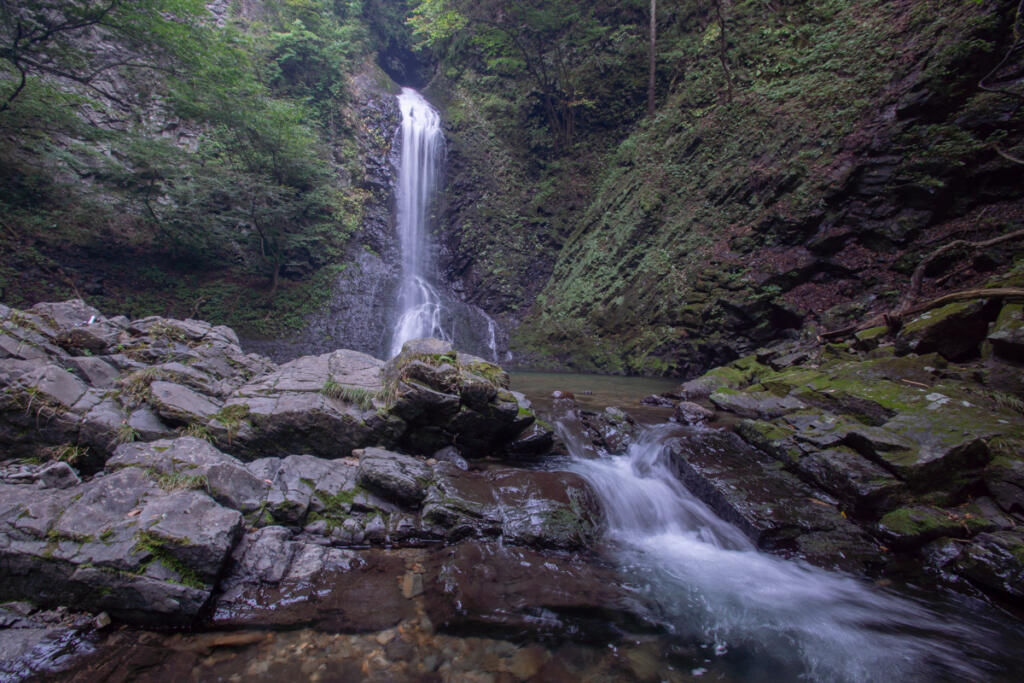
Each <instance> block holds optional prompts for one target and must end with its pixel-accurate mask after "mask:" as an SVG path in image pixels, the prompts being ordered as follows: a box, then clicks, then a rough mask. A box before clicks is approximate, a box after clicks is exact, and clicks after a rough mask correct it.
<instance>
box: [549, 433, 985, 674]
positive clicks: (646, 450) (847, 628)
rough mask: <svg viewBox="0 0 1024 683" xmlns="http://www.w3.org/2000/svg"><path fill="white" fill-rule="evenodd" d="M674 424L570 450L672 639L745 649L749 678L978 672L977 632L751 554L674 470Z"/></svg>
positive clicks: (717, 649)
mask: <svg viewBox="0 0 1024 683" xmlns="http://www.w3.org/2000/svg"><path fill="white" fill-rule="evenodd" d="M556 426H557V428H558V429H559V432H560V433H561V434H562V436H563V439H564V440H566V441H567V442H568V441H571V440H572V439H573V438H574V437H573V436H572V433H571V431H570V430H569V429H568V427H567V425H558V423H557V422H556ZM680 429H682V428H680V427H678V426H670V425H664V426H659V427H654V428H650V429H648V430H647V431H646V432H644V434H643V435H642V437H641V438H639V439H638V440H637V441H636V442H635V443H634V444H633V445H632V446H631V447H630V449H629V451H628V453H627V454H626V455H624V456H607V455H605V456H601V457H598V458H590V459H583V458H580V457H574V458H573V464H572V467H571V469H573V470H574V471H576V472H578V473H580V474H581V475H582V476H584V477H585V478H586V479H587V480H588V481H589V482H590V484H591V485H592V486H593V488H594V489H595V491H596V492H597V494H598V498H599V499H600V501H601V504H602V507H603V509H604V511H605V515H606V517H607V520H608V524H607V532H606V542H607V543H608V546H609V547H610V548H611V549H612V550H611V552H612V554H613V556H614V559H615V561H616V563H617V564H618V565H619V566H620V567H622V571H623V573H624V580H626V581H629V582H630V583H632V584H633V585H638V584H639V585H642V586H643V590H644V592H645V593H646V594H649V595H657V596H658V597H657V604H658V606H659V607H658V609H659V610H661V613H659V614H657V615H652V616H654V617H655V618H657V619H659V620H661V621H663V622H665V623H667V624H668V625H669V627H670V629H671V631H672V633H674V634H675V636H677V637H681V638H693V639H696V640H698V641H700V642H704V643H707V647H708V652H709V655H708V656H709V657H710V656H711V655H710V653H711V652H713V653H714V655H715V656H717V657H727V656H728V654H729V652H730V650H739V651H740V653H741V654H739V655H737V656H738V657H739V658H740V659H744V658H749V657H750V656H751V655H753V657H754V658H755V661H757V662H758V675H757V676H755V678H757V680H775V679H779V680H793V679H796V678H807V679H811V680H826V681H846V680H849V681H867V680H935V679H936V678H942V677H945V676H953V677H954V678H961V677H962V678H965V679H971V680H973V679H976V678H977V677H978V676H979V675H981V672H980V671H978V670H977V669H976V668H974V667H973V664H972V663H971V662H970V661H969V660H968V657H969V654H968V653H982V652H984V651H985V649H986V638H987V637H989V636H988V634H987V633H986V632H985V630H984V629H983V628H979V627H978V626H977V625H973V626H970V627H968V626H967V625H964V624H961V623H956V622H952V623H951V621H950V620H949V619H948V618H944V617H943V616H940V615H939V614H938V613H937V612H935V611H933V610H932V609H931V608H929V607H925V606H922V605H920V604H917V603H916V602H914V601H911V600H909V599H906V598H903V597H900V596H897V595H895V594H893V593H890V592H886V591H883V590H880V589H878V588H876V587H874V586H872V585H870V584H867V583H865V582H862V581H859V580H857V579H854V578H852V577H847V576H843V575H841V574H837V573H833V572H828V571H825V570H822V569H819V568H817V567H813V566H811V565H808V564H806V563H803V562H798V561H792V560H785V559H783V558H780V557H776V556H774V555H769V554H766V553H762V552H759V551H758V550H756V549H755V548H754V547H753V545H752V544H751V543H750V541H749V540H747V538H746V537H745V536H744V535H743V534H742V533H741V532H740V531H739V530H738V529H736V528H735V527H733V526H732V525H730V524H728V523H727V522H725V521H723V520H722V519H720V518H719V517H718V516H717V515H715V513H714V512H713V511H712V510H711V509H710V508H708V507H707V506H706V505H705V504H704V503H703V502H701V501H700V500H698V499H697V498H696V497H695V496H693V495H692V494H691V493H690V492H689V491H688V490H687V489H686V488H685V487H684V486H683V485H682V484H680V483H679V481H678V479H677V478H676V476H675V475H674V474H673V472H672V468H671V466H670V462H669V461H668V457H669V456H668V449H667V446H666V444H667V442H668V441H669V440H670V439H671V438H673V436H678V435H679V430H680ZM569 445H570V452H573V451H574V449H573V448H572V447H571V446H572V444H571V443H570V444H569ZM575 450H576V451H578V450H579V449H575ZM705 661H709V662H710V661H712V660H705ZM701 672H702V670H697V671H696V673H701Z"/></svg>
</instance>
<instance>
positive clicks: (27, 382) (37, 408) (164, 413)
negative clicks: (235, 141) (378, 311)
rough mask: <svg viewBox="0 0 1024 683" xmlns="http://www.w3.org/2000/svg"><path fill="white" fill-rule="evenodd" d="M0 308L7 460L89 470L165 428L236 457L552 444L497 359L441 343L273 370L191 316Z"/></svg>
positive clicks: (524, 450) (64, 307) (539, 448)
mask: <svg viewBox="0 0 1024 683" xmlns="http://www.w3.org/2000/svg"><path fill="white" fill-rule="evenodd" d="M0 316H2V320H3V327H2V332H0V354H2V357H0V381H2V383H3V385H4V391H3V395H2V396H0V444H3V445H4V446H6V447H7V448H8V449H9V451H10V452H11V454H12V455H20V456H26V457H43V458H49V457H53V456H59V457H61V458H63V459H65V460H69V461H72V462H73V464H77V465H80V466H82V467H85V468H86V469H90V468H91V469H95V468H98V467H99V466H100V465H102V463H103V461H104V460H106V458H108V457H109V456H110V454H111V453H112V452H113V450H114V448H115V447H116V446H117V445H118V444H119V443H129V442H133V441H149V440H154V439H161V438H166V437H168V436H172V435H174V434H177V433H187V434H192V435H196V436H200V437H202V438H207V439H209V440H211V441H213V442H215V443H216V444H217V445H218V446H219V447H220V448H221V449H222V450H225V451H227V452H230V453H234V454H236V455H238V456H240V457H243V458H246V459H253V458H259V457H266V456H283V455H288V454H292V453H310V454H313V455H316V456H319V457H324V458H339V457H347V456H349V455H350V454H351V453H352V451H353V450H354V449H357V448H363V447H367V446H382V447H393V446H396V445H401V446H402V448H404V449H406V450H408V451H410V452H412V453H415V454H419V455H430V454H432V453H433V452H435V451H437V450H439V449H441V448H444V447H448V446H454V447H455V448H456V449H458V451H460V452H462V453H463V454H464V455H466V456H471V457H480V456H488V455H501V454H504V453H506V452H513V451H514V452H515V453H516V454H517V455H520V456H527V455H535V454H538V453H542V452H544V451H546V450H547V449H548V448H550V445H551V434H550V432H545V431H543V430H538V429H537V428H536V427H535V426H533V425H534V421H535V418H534V415H533V411H532V408H531V406H530V405H529V402H528V401H526V399H525V398H524V397H523V396H522V395H521V394H515V393H513V392H510V391H508V376H507V375H505V373H504V372H503V371H502V370H501V368H499V367H498V366H496V365H493V364H491V363H488V362H486V361H484V360H482V359H480V358H476V357H474V356H468V355H466V354H461V353H458V352H456V351H454V350H453V349H452V348H451V346H450V345H446V346H445V345H442V346H444V348H443V349H440V350H438V351H437V352H436V353H420V352H418V351H416V350H415V349H416V348H418V347H410V349H411V350H410V351H408V353H406V354H403V356H401V357H400V358H401V359H400V360H399V359H396V360H395V361H393V362H392V363H391V364H390V365H389V366H388V368H387V369H385V364H384V363H383V362H382V361H380V360H377V359H375V358H373V357H371V356H368V355H366V354H364V353H360V352H357V351H350V350H344V349H339V350H335V351H332V352H330V353H326V354H323V355H320V356H304V357H301V358H297V359H295V360H293V361H290V362H288V363H285V364H283V365H280V366H279V365H276V364H274V363H272V362H271V361H269V360H267V359H266V358H263V357H261V356H257V355H254V354H247V353H245V352H243V351H242V349H241V348H240V347H239V345H238V338H237V336H236V335H235V333H234V332H233V331H232V330H230V329H228V328H226V327H215V326H212V325H210V324H208V323H205V322H201V321H197V320H174V319H170V318H155V317H154V318H144V319H142V320H137V321H128V320H127V319H124V318H107V317H105V316H103V315H102V314H101V313H100V312H99V311H98V310H96V309H94V308H92V307H89V306H87V305H85V304H84V303H83V302H81V301H78V300H75V301H69V302H63V303H58V304H39V305H37V306H35V307H34V308H32V309H30V310H29V311H16V310H13V309H7V308H6V307H5V308H4V309H0ZM419 343H421V344H426V345H430V344H432V343H433V342H429V341H424V342H419ZM385 370H386V372H385ZM387 378H390V379H387ZM531 427H532V429H530V428H531Z"/></svg>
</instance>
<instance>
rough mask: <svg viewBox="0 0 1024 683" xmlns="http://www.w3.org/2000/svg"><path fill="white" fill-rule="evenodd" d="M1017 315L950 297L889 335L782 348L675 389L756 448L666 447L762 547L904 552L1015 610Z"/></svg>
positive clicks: (1021, 421)
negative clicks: (705, 405)
mask: <svg viewBox="0 0 1024 683" xmlns="http://www.w3.org/2000/svg"><path fill="white" fill-rule="evenodd" d="M1019 309H1020V306H1019V304H1015V303H1009V304H1006V305H1004V306H1002V310H1000V307H999V306H998V305H995V304H993V303H987V302H985V301H983V300H982V301H976V302H966V303H962V304H961V303H957V304H951V305H950V306H946V307H944V308H940V309H936V310H934V311H931V312H929V313H925V314H922V315H920V316H918V317H917V318H915V319H913V320H911V321H909V322H908V323H907V324H906V325H905V326H904V327H903V328H902V329H901V330H900V331H899V332H898V333H897V334H891V333H890V332H889V331H888V330H886V329H885V328H880V329H878V330H867V331H865V332H863V333H860V334H858V335H857V338H856V339H855V340H853V342H852V343H851V344H829V345H826V346H824V347H819V346H817V345H811V344H804V345H800V344H799V343H788V344H780V345H777V346H775V347H772V348H768V349H762V350H760V351H759V352H757V353H755V354H753V355H751V356H748V357H745V358H741V359H739V360H737V361H735V362H733V363H731V364H730V365H728V366H725V367H721V368H716V369H714V370H712V371H710V372H708V373H706V374H705V375H704V376H702V377H700V378H697V379H695V380H692V381H690V382H687V383H686V384H684V385H683V386H682V387H681V388H680V391H679V393H680V395H683V396H685V397H688V398H691V399H705V398H706V399H708V400H709V401H710V403H711V404H713V405H714V406H715V407H716V408H717V409H718V411H719V413H718V416H717V417H718V419H722V420H725V421H727V422H733V423H735V432H736V434H737V435H738V436H739V437H741V438H742V439H743V440H744V441H746V442H747V443H748V444H749V445H750V446H753V447H755V448H756V449H757V450H756V451H755V450H752V449H746V450H744V449H743V448H737V447H736V446H735V444H734V445H733V446H730V447H729V448H718V449H715V448H706V449H703V450H702V447H701V444H706V443H707V440H706V439H703V440H700V441H695V442H694V444H690V445H687V444H685V443H680V444H677V446H676V448H675V453H676V456H677V458H678V462H679V469H680V471H681V474H682V476H683V479H684V480H685V481H686V482H687V483H688V484H689V485H690V486H691V488H692V489H693V490H694V491H695V492H696V493H698V495H700V496H701V497H702V498H704V499H705V500H706V502H709V503H710V504H711V505H712V506H713V507H715V508H716V510H718V511H719V513H720V514H722V515H723V516H724V517H726V518H727V519H730V520H731V521H734V522H735V523H737V524H738V525H739V526H740V527H741V528H744V529H745V530H746V531H747V533H748V535H750V536H751V537H752V538H754V539H756V540H757V541H758V542H759V543H760V544H761V545H762V546H763V547H776V548H783V549H785V548H788V549H789V550H791V551H795V552H798V553H799V554H801V555H803V556H805V557H807V558H808V559H811V560H812V561H817V562H818V563H819V564H820V563H822V560H821V558H822V556H826V557H832V558H833V559H834V558H836V557H842V560H843V561H842V562H837V564H839V565H840V566H844V565H845V566H847V567H848V568H853V569H857V570H858V571H863V570H864V569H866V568H867V569H870V567H871V565H874V566H875V568H876V569H878V568H879V562H878V559H879V558H881V559H882V560H883V562H882V563H883V564H884V561H885V559H886V558H893V557H896V556H903V557H908V556H909V557H910V558H913V561H916V562H919V563H923V564H924V565H925V566H928V567H930V568H931V569H932V570H933V571H934V572H935V573H936V574H937V575H941V576H943V577H945V578H947V579H948V580H950V581H951V582H953V583H955V584H957V585H960V586H961V587H971V586H974V587H976V588H980V589H981V590H982V591H985V592H988V593H990V594H992V595H996V596H998V597H999V598H1001V599H1010V600H1013V601H1018V602H1019V600H1020V594H1021V588H1020V583H1019V581H1020V574H1019V572H1018V571H1017V569H1015V567H1017V564H1015V561H1014V560H1010V559H1007V558H1012V557H1015V553H1017V552H1019V548H1020V539H1019V538H1017V536H1016V534H1017V532H1016V528H1017V526H1018V525H1019V524H1020V522H1021V521H1024V517H1022V513H1024V497H1022V495H1021V491H1024V477H1022V476H1021V473H1022V472H1024V450H1022V448H1021V444H1024V417H1022V413H1021V405H1022V396H1024V394H1022V391H1021V390H1022V388H1024V370H1022V369H1021V366H1020V365H1019V360H1018V357H1017V356H1016V348H1015V346H1014V343H1015V342H1014V341H1013V339H1014V337H1013V334H1014V332H1013V330H1014V325H1015V324H1016V321H1017V317H1019ZM961 332H962V334H961ZM716 438H723V439H724V438H726V437H725V436H721V437H716ZM730 438H735V437H730ZM851 544H852V545H851ZM816 557H817V558H818V559H817V560H816ZM829 562H830V560H825V561H824V563H825V564H828V563H829ZM858 563H859V564H860V567H857V565H858Z"/></svg>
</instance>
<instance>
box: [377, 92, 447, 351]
mask: <svg viewBox="0 0 1024 683" xmlns="http://www.w3.org/2000/svg"><path fill="white" fill-rule="evenodd" d="M398 105H399V108H400V109H401V111H402V142H401V150H402V157H401V162H400V166H399V169H398V187H397V189H396V194H397V198H398V211H397V223H398V239H399V248H400V249H401V253H402V276H401V278H402V279H401V283H400V285H399V289H398V312H399V317H398V322H397V323H396V324H395V329H394V333H393V334H392V337H391V357H394V356H397V355H398V354H399V352H401V350H402V345H403V344H404V343H405V342H407V341H409V340H410V339H416V338H418V337H437V338H439V339H445V340H448V341H451V335H450V334H448V333H447V332H446V331H445V330H444V329H443V327H442V312H443V304H442V302H441V296H440V294H439V292H438V290H437V287H436V286H435V285H434V284H433V282H432V280H433V279H434V273H433V270H434V264H433V259H432V258H431V242H430V236H429V232H428V229H427V228H428V224H427V223H428V214H429V209H430V204H431V202H432V201H433V199H434V194H435V192H436V190H437V181H438V175H439V168H440V165H441V161H442V157H443V154H444V136H443V135H442V133H441V117H440V115H439V114H438V113H437V111H436V110H435V109H434V108H433V107H431V106H430V103H429V102H427V101H426V100H425V99H424V98H423V96H422V95H420V94H419V93H418V92H416V91H415V90H413V89H412V88H402V94H401V95H399V96H398Z"/></svg>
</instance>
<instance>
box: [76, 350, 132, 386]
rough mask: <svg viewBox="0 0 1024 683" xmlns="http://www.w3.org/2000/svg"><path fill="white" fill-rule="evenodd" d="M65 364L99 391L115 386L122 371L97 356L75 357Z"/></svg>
mask: <svg viewBox="0 0 1024 683" xmlns="http://www.w3.org/2000/svg"><path fill="white" fill-rule="evenodd" d="M65 363H66V364H67V365H68V366H69V367H71V368H73V369H74V370H75V371H76V372H77V373H78V374H79V376H81V377H82V378H83V379H85V380H86V381H87V382H88V383H89V384H90V385H92V386H94V387H96V388H97V389H106V388H108V387H112V386H114V380H116V379H117V378H118V376H119V375H120V374H121V370H120V369H118V368H117V367H115V366H114V365H111V364H110V363H108V362H107V361H106V360H104V359H103V358H99V357H97V356H73V357H71V358H68V359H66V360H65Z"/></svg>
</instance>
